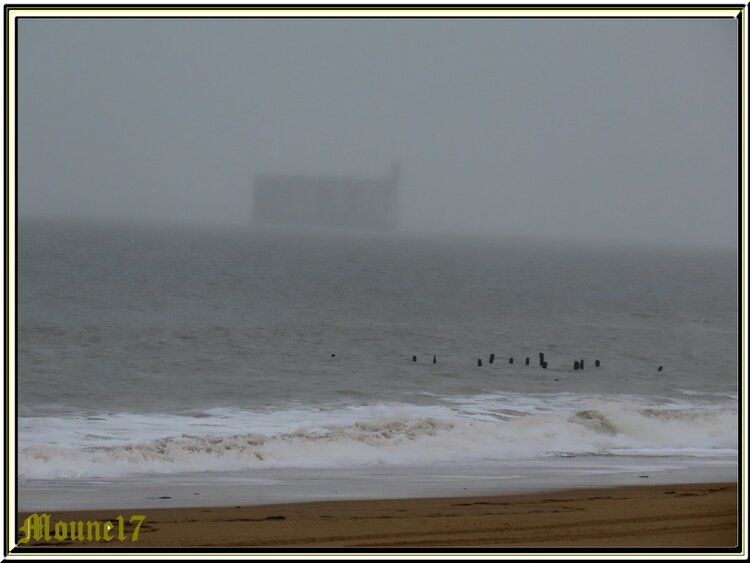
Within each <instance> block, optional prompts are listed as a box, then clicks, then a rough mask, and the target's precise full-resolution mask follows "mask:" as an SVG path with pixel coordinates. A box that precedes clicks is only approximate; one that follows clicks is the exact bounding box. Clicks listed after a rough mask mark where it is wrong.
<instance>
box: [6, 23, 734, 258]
mask: <svg viewBox="0 0 750 563" xmlns="http://www.w3.org/2000/svg"><path fill="white" fill-rule="evenodd" d="M18 40H19V43H18V45H19V53H18V80H19V92H18V108H19V186H18V187H19V213H20V215H21V216H25V215H45V214H57V215H96V216H101V217H122V218H137V219H145V220H161V219H165V220H170V221H173V220H192V221H195V220H200V221H204V222H214V221H216V222H219V221H221V222H231V223H235V224H238V223H246V222H249V220H250V206H251V195H252V181H253V177H254V175H255V174H257V173H301V174H306V173H311V174H313V173H323V174H332V175H339V174H341V175H349V174H354V175H362V176H379V175H385V174H387V173H388V168H389V165H390V163H391V161H395V160H397V161H400V162H401V163H402V173H403V182H402V194H401V196H402V197H401V200H402V208H401V216H402V223H403V225H404V227H405V228H407V229H408V230H435V231H449V232H453V231H456V232H474V231H478V232H481V233H499V234H504V235H521V236H525V235H535V236H545V237H547V236H549V237H563V238H567V237H572V238H585V239H589V240H625V241H647V242H648V241H654V242H675V241H681V242H686V243H690V244H693V243H696V244H708V245H722V246H729V247H731V246H736V244H737V232H738V226H737V205H738V204H737V200H738V186H737V150H738V149H737V127H738V113H737V95H738V86H737V80H738V78H737V74H738V73H737V64H738V63H737V41H738V25H737V21H736V20H687V19H684V20H679V19H675V20H603V19H592V20H552V19H536V20H516V19H473V20H459V19H443V20H427V19H424V20H405V19H404V20H394V19H380V20H352V19H346V20H313V19H305V20H250V19H247V20H200V19H193V20H175V19H172V20H135V19H121V20H97V19H92V20H28V19H27V20H22V21H21V22H20V24H19V34H18Z"/></svg>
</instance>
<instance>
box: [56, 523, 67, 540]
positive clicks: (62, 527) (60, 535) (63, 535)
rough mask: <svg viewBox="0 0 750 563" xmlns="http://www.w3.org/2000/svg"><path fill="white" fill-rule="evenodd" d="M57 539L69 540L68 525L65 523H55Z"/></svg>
mask: <svg viewBox="0 0 750 563" xmlns="http://www.w3.org/2000/svg"><path fill="white" fill-rule="evenodd" d="M55 539H56V540H57V541H63V540H66V539H68V525H67V524H66V523H65V522H57V523H55Z"/></svg>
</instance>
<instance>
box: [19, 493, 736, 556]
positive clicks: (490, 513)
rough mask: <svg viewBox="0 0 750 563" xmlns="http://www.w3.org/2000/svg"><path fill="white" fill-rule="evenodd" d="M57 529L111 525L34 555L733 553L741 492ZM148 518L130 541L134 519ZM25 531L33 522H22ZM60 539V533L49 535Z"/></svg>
mask: <svg viewBox="0 0 750 563" xmlns="http://www.w3.org/2000/svg"><path fill="white" fill-rule="evenodd" d="M50 514H51V523H52V525H53V526H54V523H55V522H58V521H63V522H71V521H76V522H77V521H84V522H85V521H93V520H99V521H106V520H110V521H113V522H115V524H116V517H117V516H118V515H122V516H123V518H124V526H123V530H122V531H123V536H124V537H125V541H119V539H118V530H117V529H116V528H115V529H114V531H113V532H112V535H113V536H114V539H113V540H112V541H110V542H95V543H93V544H92V543H90V542H80V541H75V542H73V541H70V539H67V540H65V541H58V540H56V539H55V538H54V537H52V538H51V539H50V540H49V541H45V540H44V539H42V541H39V542H36V541H33V540H32V541H31V542H29V543H28V544H26V545H28V546H38V545H47V546H60V547H68V548H70V547H85V546H87V545H88V546H90V545H96V546H97V547H98V546H102V545H105V546H109V547H118V548H123V547H149V546H160V547H198V548H200V547H208V546H212V547H233V548H243V547H246V548H249V551H250V550H251V551H253V552H257V551H262V549H263V548H273V549H274V550H279V549H283V548H285V547H290V548H291V547H293V548H295V549H298V548H311V550H315V551H318V550H320V549H321V548H322V549H325V548H337V547H344V548H346V547H350V548H358V547H362V548H364V547H370V548H387V547H404V548H410V549H409V550H410V551H411V550H412V549H416V551H428V550H429V549H430V548H441V547H447V548H464V547H465V548H471V547H479V548H481V547H485V548H486V547H499V548H507V549H523V548H529V547H539V548H555V547H563V548H564V547H594V548H596V547H607V548H625V549H627V548H635V547H667V548H673V549H677V550H679V549H680V548H697V547H733V546H735V545H736V543H737V533H738V528H737V525H738V497H737V486H736V484H735V483H700V484H692V485H671V486H669V485H666V486H665V485H658V486H633V487H609V488H591V489H575V490H561V491H557V492H545V493H535V494H518V495H503V496H482V497H450V498H425V499H399V500H364V501H362V500H357V501H331V502H307V503H294V504H274V505H262V506H233V507H213V508H212V507H195V508H158V509H153V508H151V509H143V510H131V509H126V510H95V511H64V512H52V513H50ZM133 514H143V515H144V516H145V519H144V521H143V523H142V525H141V526H140V530H139V537H138V539H137V540H136V541H131V539H130V538H131V535H132V532H133V529H134V526H133V525H132V524H129V523H128V520H129V519H130V517H131V515H133ZM19 516H20V518H19V524H21V523H23V521H24V520H25V518H26V516H28V513H22V514H20V515H19ZM51 533H54V530H52V531H51Z"/></svg>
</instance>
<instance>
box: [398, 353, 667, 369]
mask: <svg viewBox="0 0 750 563" xmlns="http://www.w3.org/2000/svg"><path fill="white" fill-rule="evenodd" d="M411 361H412V362H416V361H417V356H412V357H411ZM432 363H433V364H436V363H437V355H434V354H433V356H432ZM489 363H490V364H494V363H495V354H490V358H489ZM508 363H509V364H512V363H513V356H510V357H509V358H508ZM525 363H526V365H527V366H528V365H529V364H530V363H531V358H529V357H528V356H527V357H526V362H525ZM539 365H540V366H541V367H542V368H543V369H547V361H546V360H545V359H544V352H539ZM585 365H586V364H585V362H584V360H582V359H581V360H575V361H574V362H573V369H574V370H582V369H584V367H585ZM601 365H602V364H601V362H600V361H599V360H596V361H594V366H595V367H601ZM482 366H483V363H482V358H478V359H477V367H482ZM662 369H663V366H659V369H658V370H657V371H661V370H662Z"/></svg>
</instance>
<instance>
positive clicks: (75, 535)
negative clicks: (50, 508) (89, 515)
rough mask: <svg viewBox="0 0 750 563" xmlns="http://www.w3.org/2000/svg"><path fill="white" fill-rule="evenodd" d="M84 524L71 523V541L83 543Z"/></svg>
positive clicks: (79, 522) (80, 522)
mask: <svg viewBox="0 0 750 563" xmlns="http://www.w3.org/2000/svg"><path fill="white" fill-rule="evenodd" d="M84 537H85V536H84V535H83V522H82V521H80V520H79V521H78V522H71V523H70V539H71V540H73V541H83V539H84Z"/></svg>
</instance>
